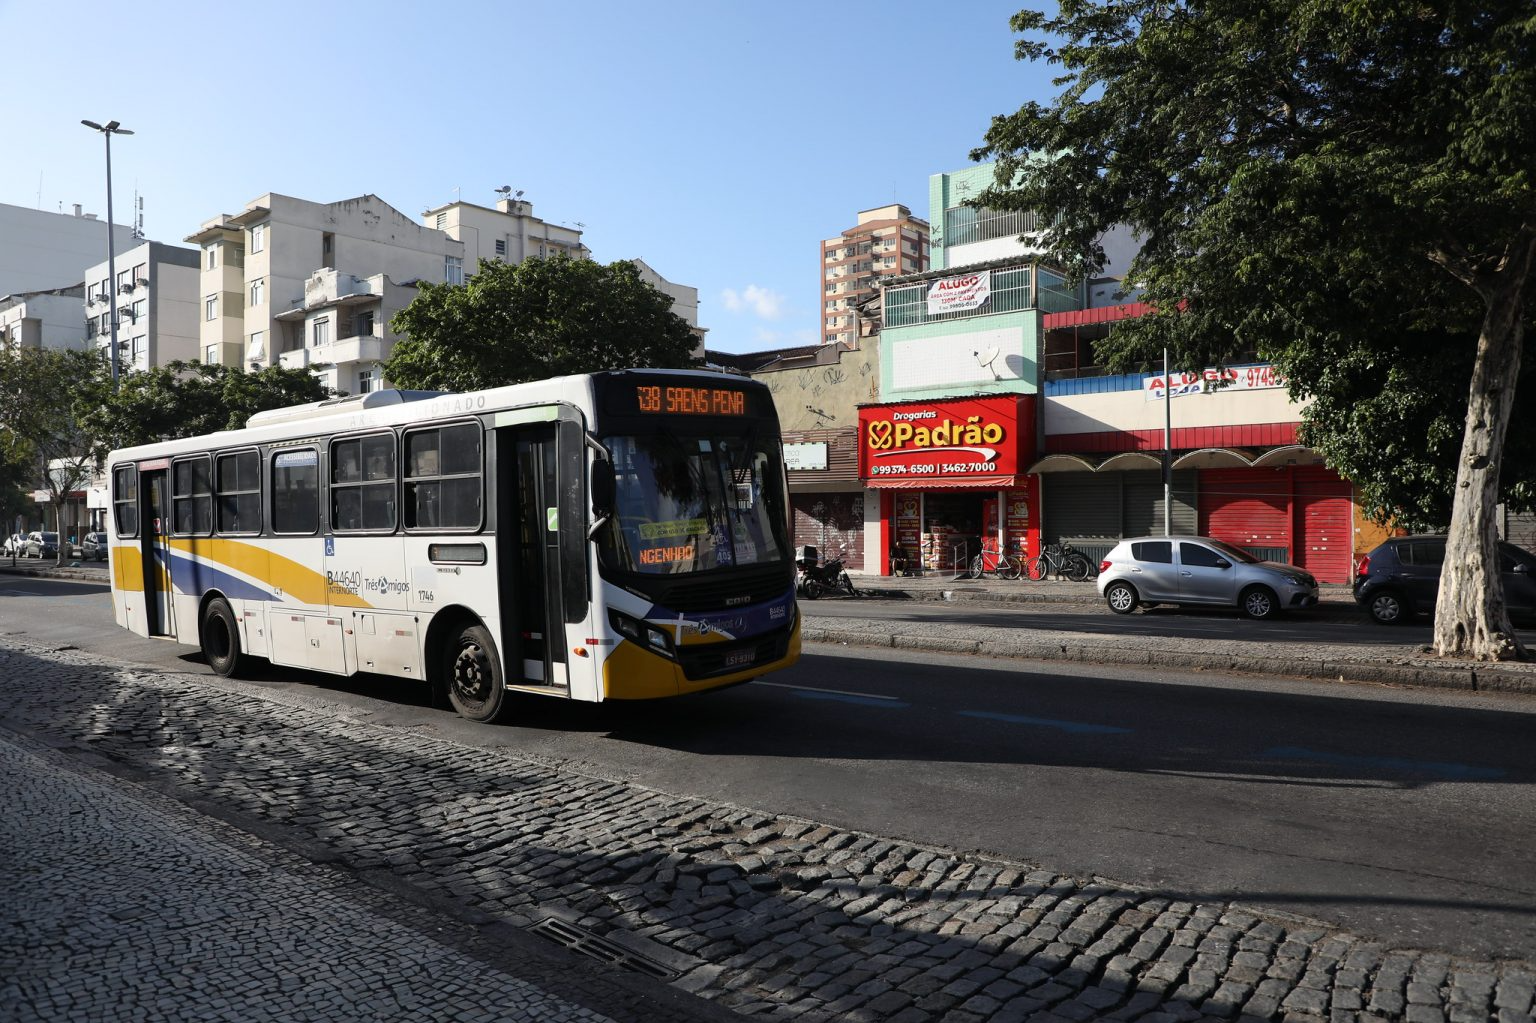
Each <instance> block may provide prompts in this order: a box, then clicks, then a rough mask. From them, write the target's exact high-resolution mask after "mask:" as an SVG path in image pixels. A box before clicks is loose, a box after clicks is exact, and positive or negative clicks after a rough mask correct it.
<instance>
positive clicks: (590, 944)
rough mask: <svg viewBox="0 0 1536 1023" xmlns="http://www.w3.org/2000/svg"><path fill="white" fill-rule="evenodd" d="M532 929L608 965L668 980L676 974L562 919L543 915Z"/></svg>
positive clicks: (675, 977)
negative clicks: (543, 917) (542, 918)
mask: <svg viewBox="0 0 1536 1023" xmlns="http://www.w3.org/2000/svg"><path fill="white" fill-rule="evenodd" d="M531 930H532V931H533V933H535V934H537V935H539V936H540V937H544V938H548V939H549V940H550V941H553V942H556V943H557V944H561V945H564V946H565V947H566V948H568V949H571V950H572V951H574V952H580V953H581V954H582V955H584V956H589V957H591V958H593V959H596V960H598V961H599V962H604V963H608V964H609V965H611V966H619V967H623V968H624V969H626V970H630V971H632V972H634V973H643V974H645V975H646V976H647V977H654V978H656V979H657V980H668V981H670V980H676V979H677V977H678V972H677V971H676V970H673V969H669V968H668V967H666V966H663V965H662V964H661V963H658V962H656V961H655V960H654V959H651V958H649V957H648V956H645V955H642V954H641V953H639V952H636V951H635V950H634V949H631V948H625V947H624V946H623V945H621V944H619V943H618V942H616V941H610V940H609V939H607V938H603V937H599V936H598V935H596V934H593V933H592V932H591V931H588V930H585V929H584V928H581V927H577V926H576V925H575V924H572V923H568V922H567V921H565V920H557V919H554V918H546V919H544V920H540V921H539V922H538V923H536V924H534V925H533V927H532V928H531Z"/></svg>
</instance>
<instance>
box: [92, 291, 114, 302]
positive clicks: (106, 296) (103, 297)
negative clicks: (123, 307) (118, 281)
mask: <svg viewBox="0 0 1536 1023" xmlns="http://www.w3.org/2000/svg"><path fill="white" fill-rule="evenodd" d="M91 298H92V299H93V300H95V301H97V302H110V301H112V295H111V294H110V293H109V292H105V291H98V292H97V293H96V294H94V295H92V296H91Z"/></svg>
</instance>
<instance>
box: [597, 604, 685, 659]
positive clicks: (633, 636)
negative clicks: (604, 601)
mask: <svg viewBox="0 0 1536 1023" xmlns="http://www.w3.org/2000/svg"><path fill="white" fill-rule="evenodd" d="M608 621H609V622H611V623H612V624H613V628H614V631H616V632H617V633H618V634H619V635H621V636H623V637H624V638H625V639H627V640H630V641H631V642H634V643H639V644H640V645H641V646H648V647H650V648H651V649H653V650H655V651H657V652H658V653H661V654H665V655H667V656H671V654H672V637H671V636H669V635H667V634H666V632H664V631H663V630H661V629H658V628H657V627H656V626H654V625H652V624H651V623H649V622H642V621H641V620H640V619H638V618H636V617H634V616H633V615H627V614H625V613H624V612H623V611H615V610H613V609H612V608H609V610H608Z"/></svg>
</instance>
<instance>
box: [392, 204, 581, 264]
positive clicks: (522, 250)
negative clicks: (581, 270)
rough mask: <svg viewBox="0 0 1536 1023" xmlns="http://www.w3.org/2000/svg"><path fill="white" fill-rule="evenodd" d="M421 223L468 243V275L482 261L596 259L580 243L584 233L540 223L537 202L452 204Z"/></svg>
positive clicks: (427, 214) (433, 211) (429, 212)
mask: <svg viewBox="0 0 1536 1023" xmlns="http://www.w3.org/2000/svg"><path fill="white" fill-rule="evenodd" d="M518 194H519V195H521V194H522V193H518ZM421 219H422V223H424V224H426V225H427V226H428V227H430V228H433V229H434V230H437V231H442V232H444V233H446V234H447V235H448V236H449V237H450V238H455V239H457V240H458V241H461V242H463V243H464V267H465V270H464V272H465V273H466V274H472V273H474V272H475V270H476V269H477V268H478V267H479V266H480V262H481V260H488V259H499V260H501V261H502V262H505V263H512V264H517V263H521V262H522V261H523V260H525V259H545V258H550V257H553V256H561V255H565V256H570V257H571V258H572V259H591V258H592V250H591V249H589V248H587V247H586V245H584V244H582V241H581V231H580V230H578V229H577V228H574V227H566V226H564V225H562V224H551V223H549V222H548V221H546V220H541V219H540V218H538V217H536V216H534V215H533V203H531V202H528V201H526V200H524V199H521V198H502V199H498V200H497V201H496V208H495V209H491V208H490V207H487V206H478V205H476V204H475V203H472V202H462V201H461V202H451V203H448V204H447V205H446V206H437V207H434V208H432V209H429V210H427V211H426V212H425V213H423V214H422V215H421Z"/></svg>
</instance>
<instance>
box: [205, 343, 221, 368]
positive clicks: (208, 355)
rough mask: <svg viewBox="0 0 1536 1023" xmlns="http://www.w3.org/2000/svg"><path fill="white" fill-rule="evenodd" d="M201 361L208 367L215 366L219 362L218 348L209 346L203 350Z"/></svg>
mask: <svg viewBox="0 0 1536 1023" xmlns="http://www.w3.org/2000/svg"><path fill="white" fill-rule="evenodd" d="M203 361H204V362H205V363H207V364H208V365H210V366H217V365H218V364H219V363H220V361H221V360H220V359H219V346H218V345H209V346H208V347H207V348H204V349H203Z"/></svg>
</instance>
